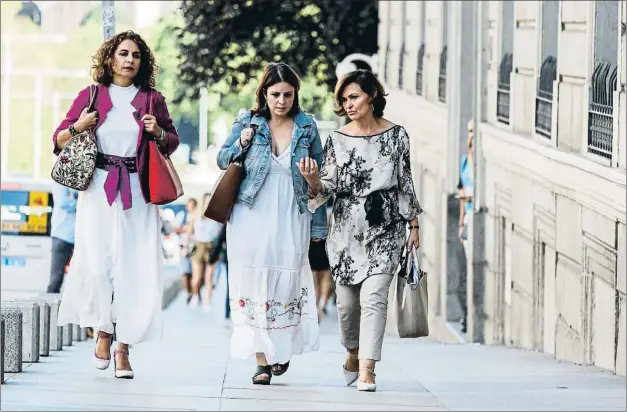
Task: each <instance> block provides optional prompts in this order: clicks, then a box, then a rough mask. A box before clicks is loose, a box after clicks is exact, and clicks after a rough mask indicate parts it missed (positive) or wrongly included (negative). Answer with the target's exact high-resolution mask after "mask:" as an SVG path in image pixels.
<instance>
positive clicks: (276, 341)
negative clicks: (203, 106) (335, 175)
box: [218, 63, 327, 385]
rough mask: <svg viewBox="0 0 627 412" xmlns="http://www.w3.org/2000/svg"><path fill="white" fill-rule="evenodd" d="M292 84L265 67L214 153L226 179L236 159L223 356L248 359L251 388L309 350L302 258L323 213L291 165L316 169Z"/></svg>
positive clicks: (311, 293) (307, 284) (296, 85)
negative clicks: (310, 203) (228, 321)
mask: <svg viewBox="0 0 627 412" xmlns="http://www.w3.org/2000/svg"><path fill="white" fill-rule="evenodd" d="M299 89H300V79H299V78H298V75H297V74H296V73H295V72H294V70H292V68H290V67H289V66H288V65H287V64H284V63H272V64H270V65H268V66H267V67H266V68H265V70H264V72H263V74H262V76H261V79H260V82H259V84H258V86H257V89H256V91H255V108H254V109H253V111H252V113H251V112H246V113H244V114H242V115H240V116H238V117H237V119H236V120H235V123H234V124H233V128H232V130H231V134H230V136H229V138H228V139H227V141H226V142H225V144H224V145H223V147H222V149H221V150H220V153H219V154H218V166H219V167H220V168H221V169H226V168H227V167H228V165H229V163H231V162H232V161H233V159H234V158H235V157H236V156H238V155H239V154H240V153H241V152H242V151H243V150H247V151H248V153H247V156H246V160H245V169H246V177H245V179H244V181H243V182H242V184H241V186H240V189H239V193H238V196H237V201H236V203H235V205H234V208H233V212H232V215H231V217H230V219H229V222H228V225H227V242H228V247H229V255H228V259H229V269H228V270H229V289H230V291H229V293H230V298H231V310H232V317H233V324H234V333H233V336H232V338H231V353H232V355H233V356H234V357H237V358H246V357H249V356H251V355H253V354H255V355H256V358H257V370H256V372H255V374H254V375H253V384H264V385H267V384H270V380H271V378H272V375H274V376H279V375H282V374H284V373H285V372H286V371H287V369H288V367H289V362H290V359H291V357H292V355H298V354H301V353H303V352H305V351H313V350H317V349H318V344H319V336H318V335H319V329H318V321H317V313H316V298H315V290H314V284H313V276H312V274H311V268H310V267H309V264H308V259H307V253H308V248H309V242H310V239H313V240H314V241H319V240H321V239H322V238H324V237H326V232H327V228H326V215H325V214H324V211H322V210H321V211H320V212H318V213H315V214H313V216H312V213H310V212H308V211H307V190H306V185H305V182H304V180H303V178H302V176H301V175H300V173H299V172H298V168H297V167H296V163H297V162H299V161H300V159H303V158H305V157H308V156H310V157H313V158H315V159H318V160H321V156H322V144H321V142H320V136H319V134H318V129H317V127H316V123H315V121H314V120H313V119H312V118H311V117H310V116H308V115H306V114H305V113H304V112H303V111H302V110H301V108H300V105H299V100H298V93H299Z"/></svg>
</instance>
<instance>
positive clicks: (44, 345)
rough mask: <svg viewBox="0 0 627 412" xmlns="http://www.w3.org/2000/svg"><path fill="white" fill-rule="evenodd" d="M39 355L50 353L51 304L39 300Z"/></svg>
mask: <svg viewBox="0 0 627 412" xmlns="http://www.w3.org/2000/svg"><path fill="white" fill-rule="evenodd" d="M39 338H40V339H39V356H49V355H50V305H49V304H48V303H46V302H43V301H41V302H39Z"/></svg>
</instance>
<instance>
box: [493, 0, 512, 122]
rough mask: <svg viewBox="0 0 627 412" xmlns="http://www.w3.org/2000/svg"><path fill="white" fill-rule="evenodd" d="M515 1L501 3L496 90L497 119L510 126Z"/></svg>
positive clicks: (507, 0)
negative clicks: (499, 57) (499, 49)
mask: <svg viewBox="0 0 627 412" xmlns="http://www.w3.org/2000/svg"><path fill="white" fill-rule="evenodd" d="M514 20H515V17H514V1H513V0H503V1H502V2H501V24H500V27H501V63H500V65H499V74H498V82H497V88H496V119H497V120H498V121H499V122H501V123H505V124H509V105H510V90H511V88H510V78H511V74H512V69H513V60H514V59H513V55H514Z"/></svg>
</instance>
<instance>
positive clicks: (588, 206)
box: [377, 1, 627, 375]
mask: <svg viewBox="0 0 627 412" xmlns="http://www.w3.org/2000/svg"><path fill="white" fill-rule="evenodd" d="M379 6H380V7H379V14H380V23H379V40H378V41H379V53H378V62H379V63H378V64H379V67H378V68H377V71H378V74H379V77H380V78H381V79H382V81H383V82H384V83H385V85H386V88H387V91H388V92H389V96H388V105H387V108H386V117H387V118H389V119H390V120H392V121H394V122H397V123H400V124H403V125H404V126H405V127H406V128H407V130H408V132H409V134H410V136H411V138H412V151H413V165H414V173H415V186H416V190H417V192H418V194H419V196H420V199H421V202H422V204H423V207H424V209H425V213H424V215H423V217H422V220H421V227H422V242H421V243H422V246H421V259H422V265H423V266H424V268H425V270H426V271H427V272H429V273H430V274H431V275H430V278H429V281H430V284H429V288H430V307H431V315H432V329H433V330H434V334H436V335H437V336H438V337H440V338H445V339H456V337H459V334H455V333H454V328H453V327H451V323H452V322H454V321H456V320H458V319H459V317H460V310H459V304H460V302H459V299H458V298H457V296H458V295H457V293H456V288H457V287H458V284H459V277H460V274H462V275H463V274H464V273H467V279H468V285H467V291H468V294H467V296H468V298H467V303H468V307H469V310H470V313H471V316H470V317H469V330H468V333H467V335H466V336H465V338H467V339H468V340H469V341H474V342H481V343H485V344H503V345H508V346H514V347H520V348H525V349H529V350H536V351H543V352H547V353H550V354H552V355H554V356H555V357H556V358H558V359H563V360H568V361H572V362H576V363H581V364H593V365H597V366H599V367H602V368H605V369H609V370H612V371H614V372H616V373H617V374H621V375H625V346H626V339H625V338H626V335H625V334H626V333H627V329H626V322H625V316H626V311H627V306H626V305H627V300H626V298H625V294H626V292H627V284H626V283H627V282H626V270H627V265H626V247H627V245H626V238H627V234H626V229H625V228H626V218H625V213H626V190H625V188H626V185H625V180H626V164H627V156H626V153H627V139H626V129H627V122H626V118H627V114H626V107H627V103H626V101H625V81H626V79H627V75H626V72H625V69H626V65H625V61H626V59H627V52H626V40H625V22H626V20H627V17H626V14H627V6H625V2H622V1H603V2H599V1H586V2H580V1H469V2H466V1H464V2H461V1H448V2H446V1H410V2H405V1H381V2H380V3H379ZM471 119H475V120H476V122H475V152H476V153H475V160H476V164H475V168H474V173H475V197H474V200H475V201H474V216H473V221H472V225H471V230H470V238H471V244H472V247H471V249H472V250H471V256H472V262H469V263H468V265H467V267H466V266H465V265H464V264H460V256H461V257H463V253H461V254H460V250H459V249H460V244H459V242H458V241H457V223H458V221H457V220H458V200H457V199H456V198H455V195H456V186H457V182H458V179H459V163H460V157H461V155H462V154H463V153H465V151H466V124H467V122H468V121H469V120H471ZM466 268H467V270H466Z"/></svg>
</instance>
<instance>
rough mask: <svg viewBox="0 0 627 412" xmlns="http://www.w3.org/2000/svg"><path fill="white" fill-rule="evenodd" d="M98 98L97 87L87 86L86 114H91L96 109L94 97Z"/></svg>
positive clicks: (95, 85)
mask: <svg viewBox="0 0 627 412" xmlns="http://www.w3.org/2000/svg"><path fill="white" fill-rule="evenodd" d="M97 96H98V85H97V84H92V85H91V86H89V105H88V106H87V111H88V112H90V113H91V112H93V111H94V110H95V108H96V100H97V99H96V97H97Z"/></svg>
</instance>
